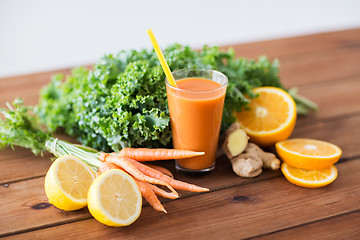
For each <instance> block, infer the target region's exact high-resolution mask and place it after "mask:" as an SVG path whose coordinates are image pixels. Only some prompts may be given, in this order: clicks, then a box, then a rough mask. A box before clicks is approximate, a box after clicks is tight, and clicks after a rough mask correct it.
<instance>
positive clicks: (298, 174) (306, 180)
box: [281, 163, 338, 188]
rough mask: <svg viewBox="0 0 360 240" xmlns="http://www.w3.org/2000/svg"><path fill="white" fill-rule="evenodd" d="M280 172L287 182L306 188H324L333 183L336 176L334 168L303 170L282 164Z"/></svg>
mask: <svg viewBox="0 0 360 240" xmlns="http://www.w3.org/2000/svg"><path fill="white" fill-rule="evenodd" d="M281 171H282V173H283V174H284V176H285V177H286V179H287V180H288V181H289V182H291V183H293V184H295V185H298V186H301V187H307V188H319V187H324V186H326V185H328V184H330V183H332V182H333V181H335V179H336V178H337V176H338V171H337V169H336V167H335V166H331V167H329V168H326V169H321V170H305V169H301V168H295V167H292V166H290V165H288V164H286V163H283V164H282V165H281Z"/></svg>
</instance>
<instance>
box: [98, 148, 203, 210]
mask: <svg viewBox="0 0 360 240" xmlns="http://www.w3.org/2000/svg"><path fill="white" fill-rule="evenodd" d="M203 154H204V153H203V152H193V151H188V150H177V149H147V148H124V149H122V150H121V151H120V152H119V153H111V154H110V153H103V152H101V153H100V155H99V160H100V161H102V163H101V165H100V167H99V169H98V172H97V176H99V175H100V174H102V173H104V172H106V171H107V170H110V169H121V170H123V171H125V172H127V173H128V174H130V175H131V176H132V177H133V178H134V180H135V182H136V183H137V185H138V186H139V190H140V192H141V195H142V196H143V197H144V198H145V200H146V201H147V202H148V203H149V204H150V205H151V206H152V207H153V208H154V209H155V210H157V211H161V212H165V213H166V210H165V208H164V206H163V205H162V204H161V202H160V201H159V199H158V197H157V195H158V196H162V197H165V198H170V199H176V198H178V197H179V194H178V193H177V192H176V190H175V189H179V190H185V191H190V192H206V191H209V189H208V188H203V187H199V186H196V185H193V184H189V183H185V182H182V181H178V180H175V179H174V178H173V175H172V174H171V172H170V171H169V170H168V169H166V168H163V167H159V166H155V165H150V164H143V163H141V162H145V161H156V160H169V159H182V158H190V157H195V156H199V155H203ZM156 185H162V186H165V187H167V188H168V189H169V190H170V192H167V191H165V190H163V189H161V188H159V187H158V186H156Z"/></svg>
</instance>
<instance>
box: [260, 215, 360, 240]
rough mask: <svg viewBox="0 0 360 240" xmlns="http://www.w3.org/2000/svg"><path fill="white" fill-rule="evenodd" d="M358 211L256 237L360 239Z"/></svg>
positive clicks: (269, 239) (269, 238)
mask: <svg viewBox="0 0 360 240" xmlns="http://www.w3.org/2000/svg"><path fill="white" fill-rule="evenodd" d="M359 226H360V212H359V211H356V212H352V213H350V214H344V215H340V216H336V217H331V218H329V219H325V220H322V221H319V222H315V223H311V224H307V225H305V226H300V227H296V228H290V229H287V230H284V231H279V232H276V233H273V234H269V235H266V236H260V237H256V238H255V239H259V240H266V239H268V240H271V239H283V240H286V239H289V240H296V239H299V240H301V239H304V236H306V239H319V240H321V239H324V240H328V239H360V228H359Z"/></svg>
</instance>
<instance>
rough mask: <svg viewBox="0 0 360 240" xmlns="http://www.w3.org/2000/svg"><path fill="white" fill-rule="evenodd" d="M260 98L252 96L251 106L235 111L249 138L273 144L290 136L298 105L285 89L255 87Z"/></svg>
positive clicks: (264, 145) (255, 91) (259, 142)
mask: <svg viewBox="0 0 360 240" xmlns="http://www.w3.org/2000/svg"><path fill="white" fill-rule="evenodd" d="M253 91H254V93H257V94H259V96H258V97H257V98H254V99H251V101H250V103H249V105H248V107H249V108H250V110H243V111H241V112H238V113H235V116H236V118H237V121H238V122H239V124H240V126H241V128H243V129H244V130H245V132H246V133H247V134H248V135H249V137H250V140H251V141H252V142H254V143H256V144H258V145H260V146H263V147H266V146H271V145H273V144H274V143H276V142H278V141H282V140H285V139H287V138H288V137H289V136H290V135H291V133H292V131H293V130H294V127H295V123H296V105H295V102H294V100H293V98H292V97H291V96H290V95H289V94H288V93H287V92H286V91H284V90H282V89H280V88H275V87H260V88H255V89H254V90H253Z"/></svg>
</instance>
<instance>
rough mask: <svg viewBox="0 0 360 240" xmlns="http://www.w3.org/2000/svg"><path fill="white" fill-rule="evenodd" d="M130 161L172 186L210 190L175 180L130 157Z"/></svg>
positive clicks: (198, 190) (183, 188)
mask: <svg viewBox="0 0 360 240" xmlns="http://www.w3.org/2000/svg"><path fill="white" fill-rule="evenodd" d="M128 161H129V162H130V163H131V164H133V166H134V167H136V168H137V169H138V170H139V171H141V172H142V173H144V174H145V175H147V176H149V177H153V178H156V179H160V180H161V181H163V182H166V183H168V184H169V185H170V186H172V187H174V188H176V189H180V190H185V191H190V192H207V191H209V189H208V188H202V187H199V186H196V185H193V184H189V183H185V182H181V181H178V180H175V179H173V178H171V177H169V176H166V175H165V174H163V173H161V172H159V171H157V170H155V169H152V168H150V167H148V166H146V165H144V164H142V163H140V162H137V161H135V160H133V159H131V158H128Z"/></svg>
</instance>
